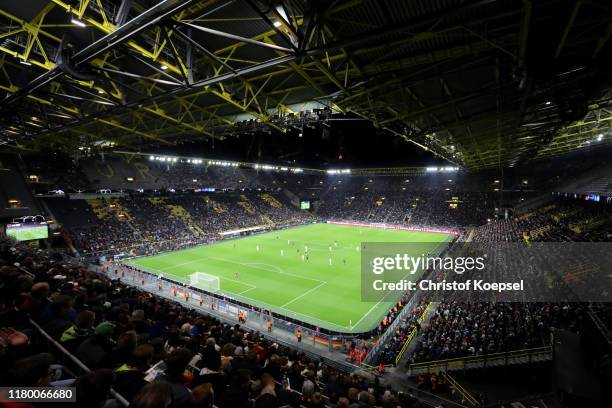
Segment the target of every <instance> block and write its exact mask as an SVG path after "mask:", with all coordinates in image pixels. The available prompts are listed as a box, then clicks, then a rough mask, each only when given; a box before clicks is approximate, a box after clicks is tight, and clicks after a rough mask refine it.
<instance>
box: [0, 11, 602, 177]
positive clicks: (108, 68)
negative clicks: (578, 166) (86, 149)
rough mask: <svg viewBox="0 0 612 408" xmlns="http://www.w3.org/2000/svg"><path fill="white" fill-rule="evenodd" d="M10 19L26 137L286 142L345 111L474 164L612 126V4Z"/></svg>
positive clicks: (7, 105) (4, 118)
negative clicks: (261, 137)
mask: <svg viewBox="0 0 612 408" xmlns="http://www.w3.org/2000/svg"><path fill="white" fill-rule="evenodd" d="M0 21H1V25H0V61H1V62H0V65H1V67H0V132H1V135H2V136H1V138H2V143H3V144H4V145H5V146H10V147H13V148H18V149H28V148H38V149H41V148H45V147H48V146H50V145H52V144H53V145H58V144H59V145H61V146H63V147H65V148H67V149H74V148H76V147H82V146H90V147H103V146H107V145H114V146H117V147H121V148H122V149H134V150H138V149H145V148H147V147H151V146H160V145H172V144H175V143H178V142H180V141H182V140H187V139H189V140H193V139H199V138H217V139H223V138H229V137H239V135H240V134H241V133H240V132H245V131H246V132H257V131H261V130H263V129H265V130H266V131H267V130H269V131H270V135H269V137H270V138H274V137H275V135H278V134H279V133H283V132H287V131H288V130H291V129H299V128H300V127H303V126H304V124H308V125H310V124H311V122H310V121H311V120H312V121H313V122H317V123H316V125H317V126H318V125H319V124H320V123H324V122H325V121H326V120H329V119H330V118H333V117H336V116H335V115H342V117H357V118H365V119H367V120H370V121H372V122H373V123H374V125H375V126H376V127H377V128H379V129H382V130H385V131H388V132H390V133H392V134H394V135H395V136H397V137H398V138H401V139H403V140H405V141H406V142H407V143H409V142H412V143H414V144H417V145H418V146H420V147H421V148H423V149H427V150H429V151H431V152H433V153H434V154H436V155H438V156H440V157H441V158H444V159H446V160H448V161H451V162H453V163H456V164H458V165H461V166H465V167H467V168H471V169H478V168H488V167H496V166H508V165H509V166H512V165H515V164H517V163H522V162H524V161H525V160H529V159H533V158H540V157H547V156H551V155H557V154H560V153H564V152H567V151H571V150H576V149H580V148H592V147H593V146H595V145H599V144H604V143H607V142H608V141H609V140H610V139H612V133H610V132H609V131H610V120H611V119H612V111H611V109H612V107H611V105H612V103H611V100H610V97H611V96H612V93H611V92H610V80H611V79H612V78H611V77H610V73H611V72H612V64H611V61H610V59H611V58H612V49H611V48H612V45H611V44H610V43H611V41H609V39H610V36H611V35H612V4H610V2H607V1H581V0H579V1H575V2H571V1H562V0H550V1H546V0H544V1H534V0H522V1H521V0H497V1H496V0H479V1H470V0H462V1H458V0H413V1H403V0H387V1H374V0H369V1H367V0H349V1H338V0H336V1H313V0H276V1H258V0H206V1H204V0H183V1H179V0H162V1H153V0H134V1H131V0H20V1H11V2H3V3H2V5H1V6H0ZM1 94H3V95H1ZM312 126H315V125H312ZM372 143H375V140H372Z"/></svg>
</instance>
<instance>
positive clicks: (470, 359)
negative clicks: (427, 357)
mask: <svg viewBox="0 0 612 408" xmlns="http://www.w3.org/2000/svg"><path fill="white" fill-rule="evenodd" d="M552 351H553V349H552V345H549V346H543V347H534V348H530V349H521V350H510V351H504V352H500V353H492V354H482V355H478V356H468V357H457V358H449V359H445V360H432V361H424V362H421V363H414V364H410V366H409V367H408V369H409V370H414V369H421V368H431V367H439V366H441V365H443V366H448V365H449V364H453V363H463V364H465V363H468V362H469V363H473V362H480V361H488V360H492V359H496V358H509V357H522V356H528V355H533V354H536V353H544V352H550V353H552Z"/></svg>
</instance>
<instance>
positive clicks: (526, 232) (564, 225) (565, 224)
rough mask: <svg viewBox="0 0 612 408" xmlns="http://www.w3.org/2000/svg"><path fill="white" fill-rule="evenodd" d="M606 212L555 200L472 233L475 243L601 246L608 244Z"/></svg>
mask: <svg viewBox="0 0 612 408" xmlns="http://www.w3.org/2000/svg"><path fill="white" fill-rule="evenodd" d="M610 225H612V217H610V212H609V208H608V206H606V205H602V204H599V203H591V202H584V201H579V200H573V199H568V200H556V201H554V202H553V203H552V204H546V205H544V206H541V207H538V208H536V209H533V210H531V211H529V212H527V213H525V214H521V215H517V216H514V217H512V218H510V219H507V220H506V219H503V220H494V221H491V222H488V223H487V224H484V225H482V226H479V227H477V228H475V229H474V237H473V240H474V241H475V242H521V241H531V242H601V241H610V240H612V233H611V232H610Z"/></svg>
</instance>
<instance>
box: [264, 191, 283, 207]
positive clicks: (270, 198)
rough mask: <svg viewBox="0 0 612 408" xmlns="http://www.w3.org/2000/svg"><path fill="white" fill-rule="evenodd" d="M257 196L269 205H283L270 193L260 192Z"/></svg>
mask: <svg viewBox="0 0 612 408" xmlns="http://www.w3.org/2000/svg"><path fill="white" fill-rule="evenodd" d="M259 198H261V199H262V200H263V201H265V202H266V203H268V204H270V206H271V207H274V208H281V207H282V206H283V205H282V204H281V202H280V201H278V200H277V199H276V198H275V197H273V196H272V195H270V194H261V195H260V196H259Z"/></svg>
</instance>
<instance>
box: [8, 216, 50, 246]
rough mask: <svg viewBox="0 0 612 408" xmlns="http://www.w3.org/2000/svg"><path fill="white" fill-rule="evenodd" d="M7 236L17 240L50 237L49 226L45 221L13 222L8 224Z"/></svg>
mask: <svg viewBox="0 0 612 408" xmlns="http://www.w3.org/2000/svg"><path fill="white" fill-rule="evenodd" d="M6 236H7V237H11V238H14V239H15V240H17V241H31V240H34V239H45V238H48V237H49V228H48V226H47V223H46V222H45V221H43V222H13V223H10V224H6Z"/></svg>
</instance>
